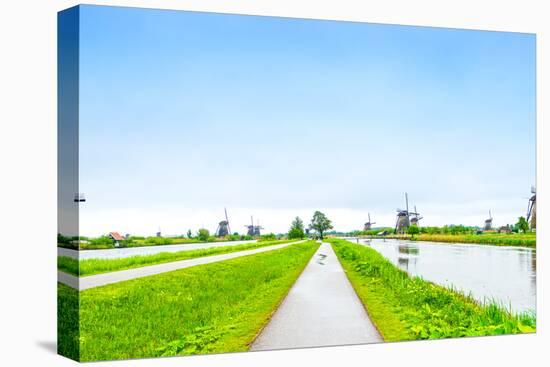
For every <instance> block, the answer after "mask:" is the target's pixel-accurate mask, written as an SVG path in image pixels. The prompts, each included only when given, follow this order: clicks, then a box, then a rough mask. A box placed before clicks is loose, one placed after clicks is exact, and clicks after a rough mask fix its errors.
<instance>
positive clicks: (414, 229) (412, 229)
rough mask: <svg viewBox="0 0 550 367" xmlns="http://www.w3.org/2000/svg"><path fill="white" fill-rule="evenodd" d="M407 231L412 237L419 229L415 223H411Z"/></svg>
mask: <svg viewBox="0 0 550 367" xmlns="http://www.w3.org/2000/svg"><path fill="white" fill-rule="evenodd" d="M407 233H408V234H410V235H411V236H412V238H414V236H415V235H417V234H419V233H420V229H419V228H418V226H417V225H416V224H413V225H412V226H410V227H409V229H408V230H407Z"/></svg>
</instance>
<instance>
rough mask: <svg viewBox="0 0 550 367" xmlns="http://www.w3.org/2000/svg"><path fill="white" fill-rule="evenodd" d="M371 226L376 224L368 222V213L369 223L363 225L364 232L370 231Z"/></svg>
mask: <svg viewBox="0 0 550 367" xmlns="http://www.w3.org/2000/svg"><path fill="white" fill-rule="evenodd" d="M373 224H376V222H371V221H370V213H369V221H368V222H367V223H365V227H364V228H363V230H364V231H370V230H371V227H372V225H373Z"/></svg>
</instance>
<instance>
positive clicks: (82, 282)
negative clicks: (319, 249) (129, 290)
mask: <svg viewBox="0 0 550 367" xmlns="http://www.w3.org/2000/svg"><path fill="white" fill-rule="evenodd" d="M300 242H304V241H297V242H290V243H283V244H281V245H273V246H266V247H260V248H257V249H252V250H244V251H237V252H231V253H228V254H221V255H213V256H204V257H198V258H195V259H188V260H180V261H173V262H169V263H164V264H157V265H149V266H144V267H141V268H135V269H128V270H120V271H113V272H110V273H104V274H97V275H90V276H85V277H80V278H79V277H76V276H74V275H70V274H67V273H64V272H62V271H58V272H57V281H58V282H60V283H63V284H65V285H68V286H69V287H71V288H75V289H78V290H79V291H83V290H86V289H90V288H95V287H101V286H102V285H107V284H112V283H118V282H123V281H125V280H131V279H136V278H142V277H147V276H150V275H156V274H161V273H166V272H168V271H174V270H179V269H184V268H189V267H191V266H196V265H203V264H210V263H214V262H218V261H223V260H229V259H234V258H237V257H242V256H248V255H253V254H259V253H261V252H266V251H272V250H277V249H281V248H283V247H287V246H290V245H293V244H296V243H300Z"/></svg>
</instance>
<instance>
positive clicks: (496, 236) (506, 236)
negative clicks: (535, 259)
mask: <svg viewBox="0 0 550 367" xmlns="http://www.w3.org/2000/svg"><path fill="white" fill-rule="evenodd" d="M372 238H394V239H401V240H403V239H405V240H413V241H431V242H447V243H475V244H480V245H496V246H520V247H535V246H536V244H537V239H536V235H535V233H526V234H523V233H483V234H454V235H453V234H419V235H416V236H414V238H412V237H411V235H408V234H407V235H388V236H384V237H377V236H372Z"/></svg>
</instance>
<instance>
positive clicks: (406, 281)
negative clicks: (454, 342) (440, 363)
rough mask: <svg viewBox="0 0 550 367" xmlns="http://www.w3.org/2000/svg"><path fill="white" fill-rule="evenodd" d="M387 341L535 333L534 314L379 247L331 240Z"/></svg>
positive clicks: (358, 292)
mask: <svg viewBox="0 0 550 367" xmlns="http://www.w3.org/2000/svg"><path fill="white" fill-rule="evenodd" d="M327 241H328V242H330V243H331V244H332V246H333V248H334V251H335V252H336V254H337V256H338V258H339V259H340V262H341V263H342V266H343V267H344V269H345V270H346V273H347V275H348V278H349V279H350V281H351V283H352V284H353V286H354V288H355V290H356V291H357V294H358V295H359V297H360V298H361V300H362V301H363V303H364V304H365V305H366V308H367V310H368V312H369V315H370V316H371V318H372V320H373V322H374V323H375V325H376V326H377V327H378V329H379V331H380V333H381V334H382V336H383V338H384V340H386V341H399V340H415V339H439V338H449V337H462V336H481V335H498V334H517V333H525V332H534V331H535V327H536V319H535V317H534V316H531V315H526V314H523V315H519V316H516V315H512V314H510V313H508V312H507V311H505V310H503V309H501V308H500V307H498V306H496V305H490V304H488V305H480V304H479V303H477V302H476V301H475V300H473V299H472V298H470V297H467V296H464V295H463V294H461V293H458V292H455V291H453V290H450V289H447V288H444V287H441V286H438V285H435V284H433V283H430V282H427V281H424V280H422V279H420V278H418V277H414V278H412V277H409V275H408V274H407V273H406V272H404V271H402V270H400V269H398V268H397V267H395V266H394V265H393V264H392V263H390V262H389V261H388V260H386V259H385V258H384V257H383V256H382V255H380V254H379V253H378V252H377V251H376V250H374V249H371V248H369V247H365V246H361V245H357V244H353V243H351V242H349V241H345V240H341V239H328V240H327Z"/></svg>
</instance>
